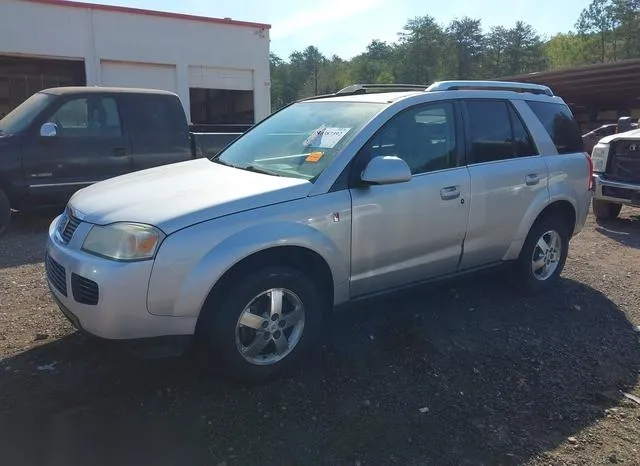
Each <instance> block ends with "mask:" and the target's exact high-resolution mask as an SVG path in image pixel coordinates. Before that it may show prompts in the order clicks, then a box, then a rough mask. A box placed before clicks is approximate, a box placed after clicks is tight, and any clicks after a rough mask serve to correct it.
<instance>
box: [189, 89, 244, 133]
mask: <svg viewBox="0 0 640 466" xmlns="http://www.w3.org/2000/svg"><path fill="white" fill-rule="evenodd" d="M189 98H190V100H191V122H192V123H193V124H196V125H216V124H218V125H219V124H230V125H233V124H253V123H254V106H253V91H233V90H226V89H199V88H190V89H189Z"/></svg>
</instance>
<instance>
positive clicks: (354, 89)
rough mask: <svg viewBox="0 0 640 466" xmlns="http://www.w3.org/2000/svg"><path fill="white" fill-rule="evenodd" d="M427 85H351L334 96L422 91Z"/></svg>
mask: <svg viewBox="0 0 640 466" xmlns="http://www.w3.org/2000/svg"><path fill="white" fill-rule="evenodd" d="M427 87H428V85H425V84H352V85H351V86H347V87H345V88H343V89H340V90H339V91H338V92H336V93H335V95H354V94H366V93H367V91H369V90H372V91H376V90H379V91H384V92H393V91H422V92H424V91H425V90H426V89H427Z"/></svg>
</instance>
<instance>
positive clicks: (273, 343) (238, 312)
mask: <svg viewBox="0 0 640 466" xmlns="http://www.w3.org/2000/svg"><path fill="white" fill-rule="evenodd" d="M323 302H324V300H322V299H321V296H320V294H319V290H318V289H317V287H316V285H315V283H314V282H313V281H312V280H311V279H309V278H308V277H307V276H306V275H305V274H303V273H302V272H300V271H298V270H296V269H293V268H289V267H265V268H263V269H261V270H258V271H256V272H254V273H252V274H250V275H249V276H247V277H246V278H245V279H244V280H242V281H240V282H238V283H236V284H235V286H234V287H232V288H231V289H230V290H229V292H228V293H226V294H225V295H224V297H223V298H222V299H221V300H220V302H209V300H207V303H206V304H205V306H204V308H203V310H202V312H203V314H202V316H201V320H200V322H199V323H198V329H197V338H198V340H199V343H200V344H201V350H203V354H202V356H204V357H203V360H204V361H205V362H206V363H207V364H208V365H209V366H210V367H211V368H212V369H218V368H220V369H222V370H223V372H224V374H225V375H227V376H229V377H231V378H233V379H236V380H239V381H242V382H248V383H260V382H266V381H268V380H270V379H272V378H275V377H278V376H281V375H283V374H284V373H286V372H288V371H289V370H290V369H292V368H293V367H294V365H295V364H296V363H297V361H298V360H299V359H300V357H301V356H302V355H303V354H304V353H306V352H307V351H308V350H309V349H310V348H312V347H313V346H314V344H315V342H316V340H317V338H318V336H319V335H320V332H321V326H322V315H323V309H322V303H323Z"/></svg>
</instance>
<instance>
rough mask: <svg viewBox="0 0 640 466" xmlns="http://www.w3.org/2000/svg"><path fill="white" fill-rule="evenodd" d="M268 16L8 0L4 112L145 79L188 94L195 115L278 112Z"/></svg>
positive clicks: (3, 20)
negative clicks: (56, 90)
mask: <svg viewBox="0 0 640 466" xmlns="http://www.w3.org/2000/svg"><path fill="white" fill-rule="evenodd" d="M269 29H270V26H269V25H267V24H259V23H248V22H243V21H234V20H231V19H228V18H227V19H219V18H207V17H198V16H190V15H182V14H173V13H164V12H158V11H149V10H139V9H133V8H123V7H114V6H104V5H96V4H89V3H79V2H71V1H66V0H1V1H0V115H4V114H6V113H7V112H8V111H9V110H11V109H12V108H13V107H15V106H17V105H18V104H19V103H20V102H22V101H23V100H24V99H26V98H27V97H28V96H29V95H31V94H33V93H34V92H37V91H39V90H41V89H43V88H47V87H55V86H62V85H72V84H73V85H84V84H86V85H98V86H121V87H145V88H156V89H165V90H169V91H173V92H175V93H177V94H178V95H179V96H180V99H181V100H182V103H183V105H184V108H185V111H186V113H187V116H188V117H189V119H190V120H191V121H192V122H193V123H197V124H218V123H254V122H257V121H259V120H261V119H262V118H264V117H266V116H267V115H268V114H269V113H270V110H271V99H270V77H269Z"/></svg>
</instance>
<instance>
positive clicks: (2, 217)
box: [0, 189, 11, 236]
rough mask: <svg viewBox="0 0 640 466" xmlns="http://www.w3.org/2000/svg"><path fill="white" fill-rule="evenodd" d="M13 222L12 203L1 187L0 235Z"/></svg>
mask: <svg viewBox="0 0 640 466" xmlns="http://www.w3.org/2000/svg"><path fill="white" fill-rule="evenodd" d="M10 223H11V204H10V203H9V199H8V198H7V195H6V194H5V193H4V191H2V190H1V189H0V236H1V235H2V234H3V233H4V232H5V231H6V230H7V228H8V227H9V224H10Z"/></svg>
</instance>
